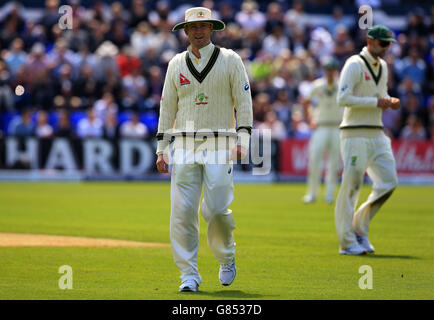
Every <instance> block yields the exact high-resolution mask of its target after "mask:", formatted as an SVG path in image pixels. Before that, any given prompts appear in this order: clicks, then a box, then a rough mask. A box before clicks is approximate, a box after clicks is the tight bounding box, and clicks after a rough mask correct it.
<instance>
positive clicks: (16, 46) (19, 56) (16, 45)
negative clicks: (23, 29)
mask: <svg viewBox="0 0 434 320" xmlns="http://www.w3.org/2000/svg"><path fill="white" fill-rule="evenodd" d="M26 60H27V53H26V52H25V51H24V42H23V40H22V39H21V38H15V39H14V40H13V41H12V44H11V46H10V50H9V51H7V52H6V54H5V58H4V61H5V63H6V65H7V66H8V68H9V70H10V72H11V74H12V76H13V77H15V75H16V74H17V72H18V70H19V69H20V68H22V67H23V66H24V65H25V63H26Z"/></svg>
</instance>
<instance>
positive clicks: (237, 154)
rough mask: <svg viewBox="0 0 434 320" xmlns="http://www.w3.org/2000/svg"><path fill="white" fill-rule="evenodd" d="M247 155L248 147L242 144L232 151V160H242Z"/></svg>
mask: <svg viewBox="0 0 434 320" xmlns="http://www.w3.org/2000/svg"><path fill="white" fill-rule="evenodd" d="M246 156H247V149H246V148H244V147H242V146H236V147H235V148H234V149H232V151H231V156H230V160H233V161H237V160H242V159H244V158H245V157H246Z"/></svg>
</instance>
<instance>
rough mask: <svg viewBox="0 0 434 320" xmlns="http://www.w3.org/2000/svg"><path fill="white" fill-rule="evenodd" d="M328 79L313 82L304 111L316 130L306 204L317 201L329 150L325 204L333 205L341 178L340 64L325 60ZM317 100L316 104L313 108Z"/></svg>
mask: <svg viewBox="0 0 434 320" xmlns="http://www.w3.org/2000/svg"><path fill="white" fill-rule="evenodd" d="M323 68H324V73H325V76H324V77H322V78H319V79H317V80H315V81H314V82H313V85H312V90H311V92H310V94H309V96H308V97H307V98H306V99H305V101H304V102H303V109H304V112H305V115H306V118H307V121H308V123H309V124H310V126H311V127H313V128H315V131H314V132H313V134H312V137H311V139H310V142H309V167H308V177H307V193H306V195H305V196H304V197H303V202H304V203H312V202H314V201H316V198H317V196H318V189H319V186H320V184H321V173H322V161H323V158H324V155H325V153H326V151H327V155H328V166H327V175H326V179H325V185H326V191H325V201H326V202H328V203H332V202H333V200H334V195H335V190H336V187H337V184H338V178H339V124H340V123H341V121H342V108H341V107H340V106H338V103H337V100H336V97H337V91H338V83H337V80H336V70H337V68H338V64H337V61H336V60H335V59H333V58H326V59H325V60H324V62H323ZM313 100H316V102H317V105H316V107H315V108H314V109H312V108H311V103H312V101H313Z"/></svg>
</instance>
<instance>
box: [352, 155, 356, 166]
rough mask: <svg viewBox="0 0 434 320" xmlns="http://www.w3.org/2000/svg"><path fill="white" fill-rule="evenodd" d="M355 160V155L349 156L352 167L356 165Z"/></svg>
mask: <svg viewBox="0 0 434 320" xmlns="http://www.w3.org/2000/svg"><path fill="white" fill-rule="evenodd" d="M356 161H357V157H356V156H352V157H351V165H352V166H353V167H354V166H355V165H356Z"/></svg>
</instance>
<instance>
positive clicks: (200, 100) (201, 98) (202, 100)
mask: <svg viewBox="0 0 434 320" xmlns="http://www.w3.org/2000/svg"><path fill="white" fill-rule="evenodd" d="M194 102H195V103H196V105H197V106H200V105H202V104H208V96H207V95H205V93H199V94H198V95H197V96H196V98H195V99H194Z"/></svg>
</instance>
